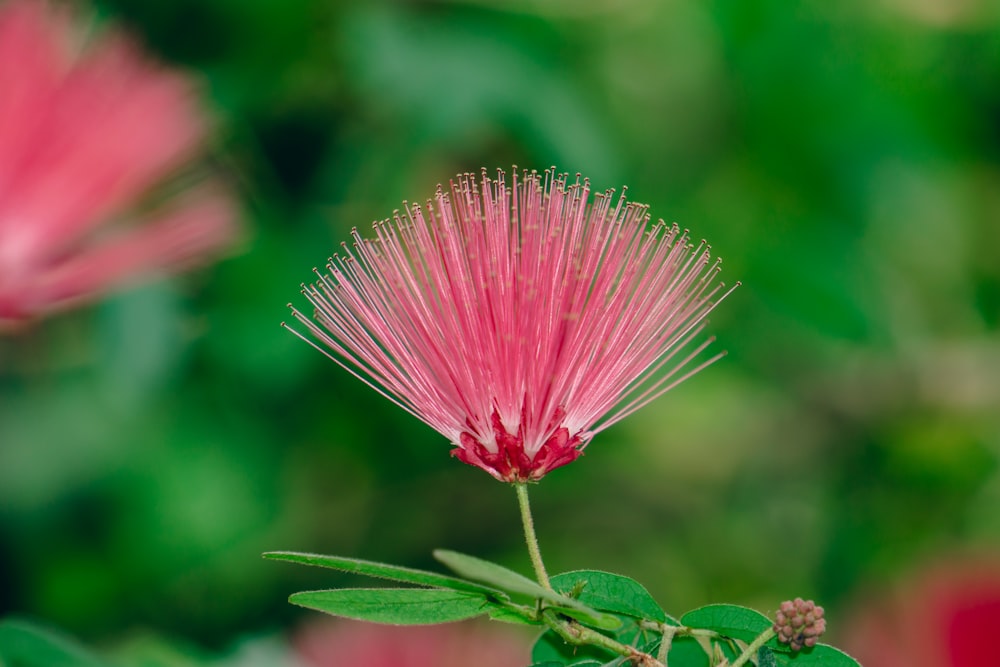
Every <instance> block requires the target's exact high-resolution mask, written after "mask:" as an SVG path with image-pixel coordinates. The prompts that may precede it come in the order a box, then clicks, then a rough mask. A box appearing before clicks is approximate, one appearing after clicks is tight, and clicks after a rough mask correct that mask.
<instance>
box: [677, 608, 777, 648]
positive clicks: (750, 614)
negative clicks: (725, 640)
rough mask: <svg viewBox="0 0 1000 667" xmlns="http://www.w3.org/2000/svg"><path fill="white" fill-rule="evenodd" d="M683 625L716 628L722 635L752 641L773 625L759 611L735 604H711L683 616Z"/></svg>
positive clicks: (708, 628) (706, 628)
mask: <svg viewBox="0 0 1000 667" xmlns="http://www.w3.org/2000/svg"><path fill="white" fill-rule="evenodd" d="M681 625H686V626H687V627H689V628H702V629H705V630H715V631H716V632H718V633H719V634H720V635H724V636H726V637H733V638H734V639H739V640H742V641H745V642H752V641H753V640H754V639H756V638H757V636H758V635H760V633H762V632H764V631H765V630H767V629H768V628H769V627H771V625H772V623H771V620H770V619H769V618H768V617H767V616H764V614H762V613H760V612H759V611H754V610H753V609H749V608H747V607H741V606H739V605H734V604H710V605H708V606H705V607H699V608H698V609H694V610H692V611H689V612H688V613H686V614H684V615H683V616H681Z"/></svg>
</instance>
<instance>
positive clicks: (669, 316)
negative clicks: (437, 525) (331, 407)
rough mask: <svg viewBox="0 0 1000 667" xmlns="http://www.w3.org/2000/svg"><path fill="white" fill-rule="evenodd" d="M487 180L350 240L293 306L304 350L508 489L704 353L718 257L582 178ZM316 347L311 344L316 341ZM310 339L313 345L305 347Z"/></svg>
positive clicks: (459, 182) (536, 475)
mask: <svg viewBox="0 0 1000 667" xmlns="http://www.w3.org/2000/svg"><path fill="white" fill-rule="evenodd" d="M511 180H512V183H511V184H510V185H508V184H507V178H506V175H505V174H504V173H503V172H502V171H501V172H498V173H497V177H496V179H491V178H489V177H488V176H487V174H486V172H485V170H484V171H483V173H482V176H481V178H480V180H478V181H477V180H476V178H475V177H474V176H473V175H470V174H464V175H460V176H458V177H457V178H456V179H455V180H453V181H452V182H451V183H450V186H449V188H448V189H447V190H446V189H444V188H443V187H440V186H439V188H438V191H437V194H436V195H435V197H434V199H433V200H430V201H428V202H427V206H426V207H421V206H419V205H416V204H413V205H410V204H404V210H403V211H402V212H397V213H396V214H395V215H394V217H393V218H392V219H391V220H384V221H382V222H377V223H375V225H374V228H375V238H374V239H365V238H363V237H362V236H361V235H360V234H359V233H358V232H357V230H355V231H354V233H353V236H354V244H353V247H348V246H347V245H346V244H345V245H344V246H343V248H344V249H343V253H342V254H339V255H336V256H334V257H333V258H332V259H331V260H330V262H329V264H328V265H327V273H320V272H318V271H317V276H318V278H319V280H318V281H317V282H316V283H315V284H313V285H308V286H305V285H304V286H303V293H304V294H305V296H306V297H307V298H308V299H309V301H310V302H311V303H312V305H313V306H314V307H315V314H314V319H313V318H310V317H309V316H307V315H306V314H304V313H302V312H301V311H299V310H297V309H295V308H292V312H293V313H294V315H295V317H296V318H297V319H298V320H299V322H301V323H302V324H303V325H304V326H305V328H306V330H307V331H308V333H309V334H311V338H310V337H309V336H307V335H305V334H301V333H300V334H299V335H300V336H301V337H303V338H304V339H306V340H308V341H309V342H311V343H312V344H313V345H314V346H315V347H317V349H320V350H321V351H324V352H325V353H326V354H327V356H329V357H330V358H332V359H333V360H334V361H336V362H338V363H339V364H341V365H342V366H344V367H345V368H346V369H347V370H349V371H350V372H352V373H353V374H355V375H356V376H358V377H359V378H361V379H362V380H364V381H365V382H366V383H368V384H369V385H371V386H372V387H374V388H375V389H376V390H377V391H379V392H380V393H382V394H383V395H385V396H386V397H388V398H389V399H390V400H393V401H394V402H395V403H397V404H398V405H400V406H401V407H403V408H404V409H405V410H407V411H409V412H411V413H412V414H414V415H415V416H417V417H418V418H419V419H422V420H423V421H425V422H426V423H427V424H429V425H430V426H431V427H433V428H434V429H435V430H437V431H438V432H440V433H441V434H443V435H444V436H445V437H447V438H448V439H449V440H450V441H451V442H452V444H453V445H454V447H455V448H454V449H453V450H452V453H453V454H454V455H455V456H456V457H458V458H459V459H460V460H462V461H464V462H465V463H468V464H471V465H474V466H477V467H479V468H482V469H483V470H485V471H486V472H488V473H489V474H491V475H492V476H493V477H495V478H497V479H499V480H502V481H506V482H525V481H529V480H538V479H541V477H542V476H544V475H545V474H546V473H548V472H549V471H551V470H553V469H555V468H558V467H559V466H562V465H565V464H567V463H570V462H571V461H573V460H575V459H576V458H577V457H578V456H580V453H581V451H582V450H583V448H584V447H586V445H587V444H588V443H589V442H590V440H591V438H593V436H594V435H595V434H596V433H598V432H599V431H601V430H603V429H605V428H607V427H608V426H610V425H611V424H614V423H615V422H617V421H619V420H620V419H622V418H624V417H625V416H626V415H628V414H631V413H632V412H634V411H635V410H637V409H639V408H641V407H642V406H644V405H646V404H647V403H649V402H650V401H652V400H653V399H655V398H656V397H657V396H659V395H661V394H662V393H664V392H665V391H667V390H668V389H670V388H671V387H673V386H675V385H676V384H678V383H679V382H681V381H682V380H684V379H685V378H687V377H689V376H690V375H692V374H693V373H695V372H697V371H698V370H700V369H701V368H703V367H704V366H705V365H707V364H708V363H711V362H712V361H714V360H715V359H716V358H718V356H716V357H714V358H712V359H709V360H707V361H705V362H703V363H701V364H700V365H697V366H695V367H694V368H690V369H689V365H690V363H691V362H692V361H693V360H694V359H695V358H696V357H697V356H698V355H699V353H700V352H701V351H702V350H703V349H704V348H705V347H706V346H707V345H708V344H709V343H710V342H711V340H704V341H700V342H698V343H697V344H695V345H693V349H689V348H691V347H692V345H691V343H692V342H693V341H697V340H699V339H700V338H701V331H702V327H703V319H704V317H705V316H706V315H707V314H708V313H709V311H711V310H712V308H713V307H714V306H715V304H716V303H718V301H719V300H720V299H721V298H722V297H723V296H724V295H725V294H726V293H727V292H725V291H724V290H723V286H722V285H721V284H720V283H718V281H717V274H718V272H719V262H718V260H714V261H713V260H712V258H711V256H710V255H709V251H708V247H707V246H706V245H705V244H704V243H702V244H700V245H698V246H697V247H694V246H692V245H691V244H690V243H689V240H688V236H687V232H682V231H681V230H680V229H679V228H678V227H677V226H676V225H672V226H670V225H666V224H664V223H663V221H662V220H661V221H660V222H658V223H656V224H654V225H650V224H649V214H648V213H647V207H646V206H644V205H641V204H636V203H630V202H627V201H626V200H625V197H624V195H623V196H621V197H619V198H618V199H617V200H616V199H615V198H614V195H613V192H612V191H607V192H604V193H599V194H595V195H593V197H591V191H590V184H589V182H588V181H586V180H583V181H581V180H580V178H579V176H578V177H577V179H576V180H575V181H570V180H569V179H568V178H567V176H566V175H557V174H555V173H554V172H552V171H546V172H545V174H544V175H541V174H538V173H536V172H524V173H523V174H522V175H521V177H520V179H518V175H517V173H516V171H515V173H514V175H513V177H512V179H511ZM313 339H314V340H313ZM314 341H315V342H314Z"/></svg>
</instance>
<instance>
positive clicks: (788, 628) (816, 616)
mask: <svg viewBox="0 0 1000 667" xmlns="http://www.w3.org/2000/svg"><path fill="white" fill-rule="evenodd" d="M774 632H775V634H777V635H778V641H779V642H781V643H783V644H789V645H790V646H791V647H792V650H793V651H801V650H802V649H803V648H812V647H813V646H815V645H816V642H818V641H819V638H820V636H821V635H822V634H823V633H824V632H826V619H825V618H823V607H820V606H817V605H816V603H814V602H813V601H812V600H803V599H802V598H795V599H794V600H785V601H784V602H782V603H781V608H780V609H778V611H777V613H776V614H775V620H774Z"/></svg>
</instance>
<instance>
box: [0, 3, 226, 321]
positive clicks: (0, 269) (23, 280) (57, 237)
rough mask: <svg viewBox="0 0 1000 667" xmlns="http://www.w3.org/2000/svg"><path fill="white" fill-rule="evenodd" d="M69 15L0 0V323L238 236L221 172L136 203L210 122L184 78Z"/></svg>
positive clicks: (184, 260) (191, 149)
mask: <svg viewBox="0 0 1000 667" xmlns="http://www.w3.org/2000/svg"><path fill="white" fill-rule="evenodd" d="M74 18H75V17H74V16H72V15H70V14H69V13H68V12H66V11H62V10H57V9H56V8H54V7H53V6H50V5H49V4H48V3H46V2H44V1H43V0H11V1H10V2H6V3H4V4H2V5H0V91H2V92H0V325H3V324H4V323H5V322H6V323H7V324H8V325H10V324H11V323H12V322H13V323H17V322H23V321H26V320H29V319H32V318H34V317H37V316H40V315H44V314H46V313H48V312H50V311H52V310H56V309H60V308H64V307H66V306H68V305H70V304H71V303H73V302H76V301H79V300H82V299H88V298H93V297H94V296H96V295H98V294H99V293H101V292H104V291H106V290H108V289H110V288H112V287H114V286H116V285H118V284H120V283H122V282H123V281H124V280H126V279H128V278H130V277H132V276H134V275H137V274H140V273H148V272H151V271H157V270H162V269H174V268H177V267H180V266H184V265H187V264H189V263H191V262H193V261H195V260H196V259H198V258H200V257H202V256H204V255H205V254H206V253H211V252H214V251H217V250H218V249H220V248H221V247H223V246H225V245H227V244H229V243H230V242H231V241H232V239H233V236H234V231H235V226H234V218H235V215H234V207H233V204H232V203H231V202H230V199H229V197H228V195H226V194H225V193H224V192H223V190H222V188H221V187H219V186H218V185H212V184H209V183H205V182H202V183H201V184H200V185H198V186H196V187H194V188H193V189H191V190H189V191H188V192H186V193H185V194H184V195H183V196H178V197H174V198H172V200H171V201H170V202H169V204H168V205H163V206H160V207H157V208H156V209H155V210H153V211H152V212H146V213H140V212H139V211H138V210H137V209H136V204H137V203H139V201H140V199H141V197H142V196H143V195H147V194H148V193H149V191H150V189H151V188H152V186H154V185H157V184H158V183H160V182H161V181H163V180H164V178H165V177H166V176H168V175H169V174H170V173H171V172H172V171H175V170H176V169H177V168H178V167H180V166H181V165H182V164H183V163H184V162H185V160H187V159H188V158H191V157H193V156H194V154H195V151H196V149H197V148H198V147H199V145H200V144H201V141H202V139H203V138H204V135H205V132H206V129H207V121H206V118H205V117H204V115H203V114H202V113H201V111H200V110H199V109H198V108H197V106H196V104H195V99H194V90H193V86H192V84H191V82H189V81H188V80H186V79H185V78H183V77H182V76H180V75H179V74H176V73H173V72H169V71H166V70H164V69H163V68H161V67H159V66H157V65H155V64H154V63H152V62H151V61H150V60H149V59H148V58H146V57H145V56H144V55H143V54H142V53H141V52H140V51H139V49H138V48H136V46H135V45H133V44H131V43H130V42H129V41H127V39H126V38H125V37H124V36H123V35H122V34H120V33H119V32H117V31H115V30H113V29H109V30H102V31H101V32H100V34H99V35H97V36H96V37H94V38H92V39H90V38H88V39H84V27H83V26H80V27H78V26H77V25H75V23H74V22H73V19H74ZM91 29H92V28H91ZM147 208H148V207H147Z"/></svg>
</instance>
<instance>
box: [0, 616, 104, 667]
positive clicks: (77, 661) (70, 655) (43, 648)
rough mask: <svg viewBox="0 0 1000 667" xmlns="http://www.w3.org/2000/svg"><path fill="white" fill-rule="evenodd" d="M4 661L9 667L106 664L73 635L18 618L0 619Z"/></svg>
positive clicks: (1, 659) (0, 655)
mask: <svg viewBox="0 0 1000 667" xmlns="http://www.w3.org/2000/svg"><path fill="white" fill-rule="evenodd" d="M0 665H5V666H6V667H106V666H107V663H105V662H103V661H101V660H99V659H98V658H97V657H95V656H93V655H91V654H90V653H89V652H88V651H87V650H86V649H84V648H83V647H82V646H81V645H79V644H78V643H77V642H76V641H74V640H73V639H71V638H69V637H67V636H65V635H63V634H61V633H59V632H56V631H54V630H49V629H47V628H44V627H42V626H39V625H36V624H34V623H31V622H28V621H22V620H18V619H6V620H3V621H0Z"/></svg>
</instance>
